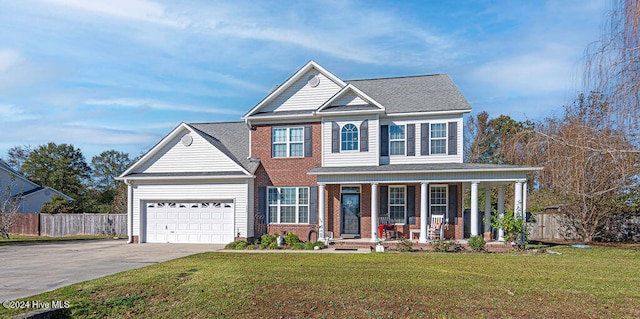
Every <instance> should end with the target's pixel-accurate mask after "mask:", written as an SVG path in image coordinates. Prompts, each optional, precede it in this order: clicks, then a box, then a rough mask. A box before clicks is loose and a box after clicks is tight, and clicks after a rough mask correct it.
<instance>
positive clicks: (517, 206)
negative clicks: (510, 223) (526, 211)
mask: <svg viewBox="0 0 640 319" xmlns="http://www.w3.org/2000/svg"><path fill="white" fill-rule="evenodd" d="M514 194H515V195H514V201H513V215H514V217H515V216H518V217H520V218H522V181H517V182H516V186H515V190H514Z"/></svg>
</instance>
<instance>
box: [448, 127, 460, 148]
mask: <svg viewBox="0 0 640 319" xmlns="http://www.w3.org/2000/svg"><path fill="white" fill-rule="evenodd" d="M457 154H458V122H449V155H457Z"/></svg>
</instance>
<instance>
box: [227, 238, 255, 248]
mask: <svg viewBox="0 0 640 319" xmlns="http://www.w3.org/2000/svg"><path fill="white" fill-rule="evenodd" d="M248 246H249V243H248V242H247V241H245V240H236V241H233V242H230V243H228V244H227V245H226V246H224V249H247V247H248Z"/></svg>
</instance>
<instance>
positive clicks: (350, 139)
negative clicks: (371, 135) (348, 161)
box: [340, 124, 358, 151]
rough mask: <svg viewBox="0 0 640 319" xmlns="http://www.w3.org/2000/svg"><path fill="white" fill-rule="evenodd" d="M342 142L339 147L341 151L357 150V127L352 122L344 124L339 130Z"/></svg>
mask: <svg viewBox="0 0 640 319" xmlns="http://www.w3.org/2000/svg"><path fill="white" fill-rule="evenodd" d="M340 135H341V138H342V143H341V145H342V146H341V147H340V149H341V150H342V151H357V150H358V128H357V127H356V126H355V125H353V124H346V125H345V126H343V127H342V131H341V134H340Z"/></svg>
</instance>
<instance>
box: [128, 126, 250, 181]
mask: <svg viewBox="0 0 640 319" xmlns="http://www.w3.org/2000/svg"><path fill="white" fill-rule="evenodd" d="M187 134H189V135H191V137H192V138H193V142H192V143H191V145H189V146H185V145H184V144H182V142H181V141H180V140H181V139H182V137H183V136H185V135H187ZM242 170H243V169H242V167H241V166H240V165H238V163H236V162H234V161H233V160H231V159H230V158H229V157H227V156H226V155H225V154H224V153H222V152H221V151H220V150H218V149H217V148H216V147H214V146H213V145H211V143H209V142H208V141H206V140H205V139H204V138H202V137H201V136H200V135H198V134H195V133H190V132H189V130H187V129H184V130H183V131H182V132H180V134H178V135H177V136H176V137H175V138H173V139H172V140H170V141H169V142H168V143H167V145H165V146H164V147H162V148H161V149H159V150H158V151H157V152H156V153H155V154H153V156H152V157H150V158H149V159H147V160H146V161H145V162H144V163H143V164H142V165H141V166H140V167H138V168H137V169H136V170H135V172H133V173H173V172H181V173H191V172H225V171H227V172H228V171H242Z"/></svg>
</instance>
